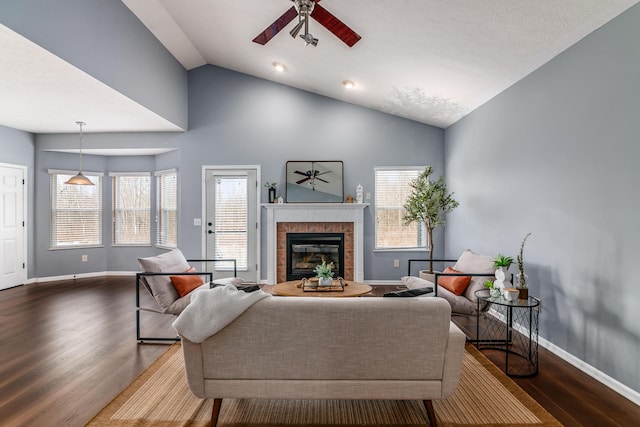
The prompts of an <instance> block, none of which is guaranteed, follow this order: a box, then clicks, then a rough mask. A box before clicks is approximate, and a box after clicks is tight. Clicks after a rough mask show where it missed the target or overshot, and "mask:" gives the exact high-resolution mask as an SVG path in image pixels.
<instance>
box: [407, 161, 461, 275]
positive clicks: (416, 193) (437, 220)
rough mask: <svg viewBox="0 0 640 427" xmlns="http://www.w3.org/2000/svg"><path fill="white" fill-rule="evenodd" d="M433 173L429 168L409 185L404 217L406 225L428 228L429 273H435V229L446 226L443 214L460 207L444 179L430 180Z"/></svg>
mask: <svg viewBox="0 0 640 427" xmlns="http://www.w3.org/2000/svg"><path fill="white" fill-rule="evenodd" d="M432 172H433V168H432V167H431V166H427V167H426V168H425V170H424V171H423V172H422V173H421V174H420V175H419V176H418V178H416V179H414V180H412V181H411V182H410V183H409V185H410V186H411V188H412V190H411V194H409V197H408V198H407V200H406V202H405V204H404V210H405V212H404V216H403V219H404V222H405V224H411V223H412V222H420V223H423V224H424V225H425V227H426V228H427V241H428V249H429V273H433V251H434V245H433V229H434V228H436V227H437V226H439V225H444V220H443V219H442V214H444V213H447V212H451V211H452V210H453V209H454V208H456V207H458V202H457V201H456V200H455V199H454V198H453V193H449V192H448V191H447V185H446V184H445V182H444V177H442V176H441V177H440V178H438V180H437V181H433V180H431V179H430V175H431V173H432Z"/></svg>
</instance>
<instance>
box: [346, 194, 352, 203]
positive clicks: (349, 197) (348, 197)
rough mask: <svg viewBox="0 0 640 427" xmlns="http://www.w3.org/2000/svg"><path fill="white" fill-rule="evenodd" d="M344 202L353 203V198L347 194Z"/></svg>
mask: <svg viewBox="0 0 640 427" xmlns="http://www.w3.org/2000/svg"><path fill="white" fill-rule="evenodd" d="M345 201H346V202H347V203H353V196H352V195H351V194H349V195H348V196H347V198H346V199H345Z"/></svg>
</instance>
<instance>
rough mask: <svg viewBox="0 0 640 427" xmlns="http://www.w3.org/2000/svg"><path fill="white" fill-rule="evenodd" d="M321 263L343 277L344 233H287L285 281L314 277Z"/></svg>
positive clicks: (335, 275)
mask: <svg viewBox="0 0 640 427" xmlns="http://www.w3.org/2000/svg"><path fill="white" fill-rule="evenodd" d="M323 261H325V262H326V263H327V264H329V263H333V271H334V277H344V233H287V280H300V279H302V278H304V277H313V276H315V273H314V272H313V269H314V268H316V266H317V265H319V264H322V262H323Z"/></svg>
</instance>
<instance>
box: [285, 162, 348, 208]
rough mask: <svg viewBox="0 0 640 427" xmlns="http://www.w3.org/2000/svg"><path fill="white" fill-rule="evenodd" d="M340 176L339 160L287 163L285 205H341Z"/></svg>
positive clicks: (341, 166)
mask: <svg viewBox="0 0 640 427" xmlns="http://www.w3.org/2000/svg"><path fill="white" fill-rule="evenodd" d="M342 176H343V164H342V161H340V160H322V161H320V160H318V161H315V160H314V161H288V162H287V181H286V199H287V203H342V202H343V201H344V188H343V182H342Z"/></svg>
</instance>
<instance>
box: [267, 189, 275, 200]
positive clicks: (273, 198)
mask: <svg viewBox="0 0 640 427" xmlns="http://www.w3.org/2000/svg"><path fill="white" fill-rule="evenodd" d="M275 201H276V189H275V188H269V203H273V202H275Z"/></svg>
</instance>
